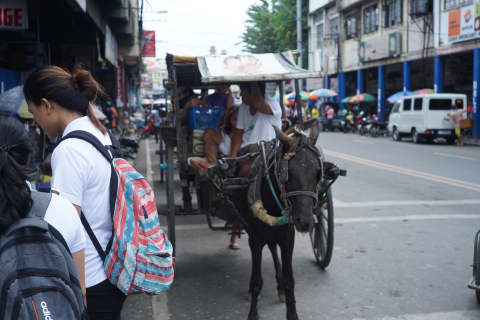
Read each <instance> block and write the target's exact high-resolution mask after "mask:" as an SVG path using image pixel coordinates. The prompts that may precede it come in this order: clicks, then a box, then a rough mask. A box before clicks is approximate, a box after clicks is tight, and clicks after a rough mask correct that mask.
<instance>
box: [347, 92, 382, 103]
mask: <svg viewBox="0 0 480 320" xmlns="http://www.w3.org/2000/svg"><path fill="white" fill-rule="evenodd" d="M375 100H376V99H375V97H374V96H372V95H371V94H369V93H360V94H357V95H356V96H353V97H352V99H351V100H350V101H349V102H350V103H360V102H370V101H375Z"/></svg>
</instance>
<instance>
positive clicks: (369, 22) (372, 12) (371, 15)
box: [363, 4, 378, 34]
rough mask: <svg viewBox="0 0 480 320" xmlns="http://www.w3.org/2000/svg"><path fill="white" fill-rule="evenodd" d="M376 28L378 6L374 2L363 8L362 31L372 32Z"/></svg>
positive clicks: (365, 32)
mask: <svg viewBox="0 0 480 320" xmlns="http://www.w3.org/2000/svg"><path fill="white" fill-rule="evenodd" d="M377 30H378V7H377V5H376V4H374V5H373V6H370V7H368V8H365V9H364V10H363V33H364V34H367V33H372V32H375V31H377Z"/></svg>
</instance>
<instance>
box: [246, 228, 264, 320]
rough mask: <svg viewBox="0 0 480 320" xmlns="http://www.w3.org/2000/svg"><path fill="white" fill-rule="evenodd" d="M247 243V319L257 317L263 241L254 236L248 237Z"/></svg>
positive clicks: (250, 319)
mask: <svg viewBox="0 0 480 320" xmlns="http://www.w3.org/2000/svg"><path fill="white" fill-rule="evenodd" d="M248 244H249V246H250V252H251V254H252V274H251V275H250V288H249V290H248V293H249V294H250V298H251V299H250V312H249V313H248V320H257V319H258V310H257V302H258V295H259V294H260V291H262V287H263V280H262V250H263V246H264V245H265V244H264V243H261V242H260V241H258V239H256V238H255V237H254V236H253V237H252V236H251V237H249V238H248Z"/></svg>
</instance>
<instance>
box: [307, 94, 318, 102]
mask: <svg viewBox="0 0 480 320" xmlns="http://www.w3.org/2000/svg"><path fill="white" fill-rule="evenodd" d="M308 100H312V101H317V100H320V97H317V96H314V95H310V97H308Z"/></svg>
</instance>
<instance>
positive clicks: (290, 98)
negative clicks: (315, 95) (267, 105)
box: [287, 91, 310, 100]
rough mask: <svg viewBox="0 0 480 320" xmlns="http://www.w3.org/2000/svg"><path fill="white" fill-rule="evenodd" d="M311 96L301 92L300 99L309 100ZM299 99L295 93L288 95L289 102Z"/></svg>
mask: <svg viewBox="0 0 480 320" xmlns="http://www.w3.org/2000/svg"><path fill="white" fill-rule="evenodd" d="M309 96H310V93H309V92H307V91H300V98H301V99H302V100H308V97H309ZM296 97H297V95H296V94H295V92H293V93H290V94H289V95H287V99H288V100H295V99H296Z"/></svg>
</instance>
